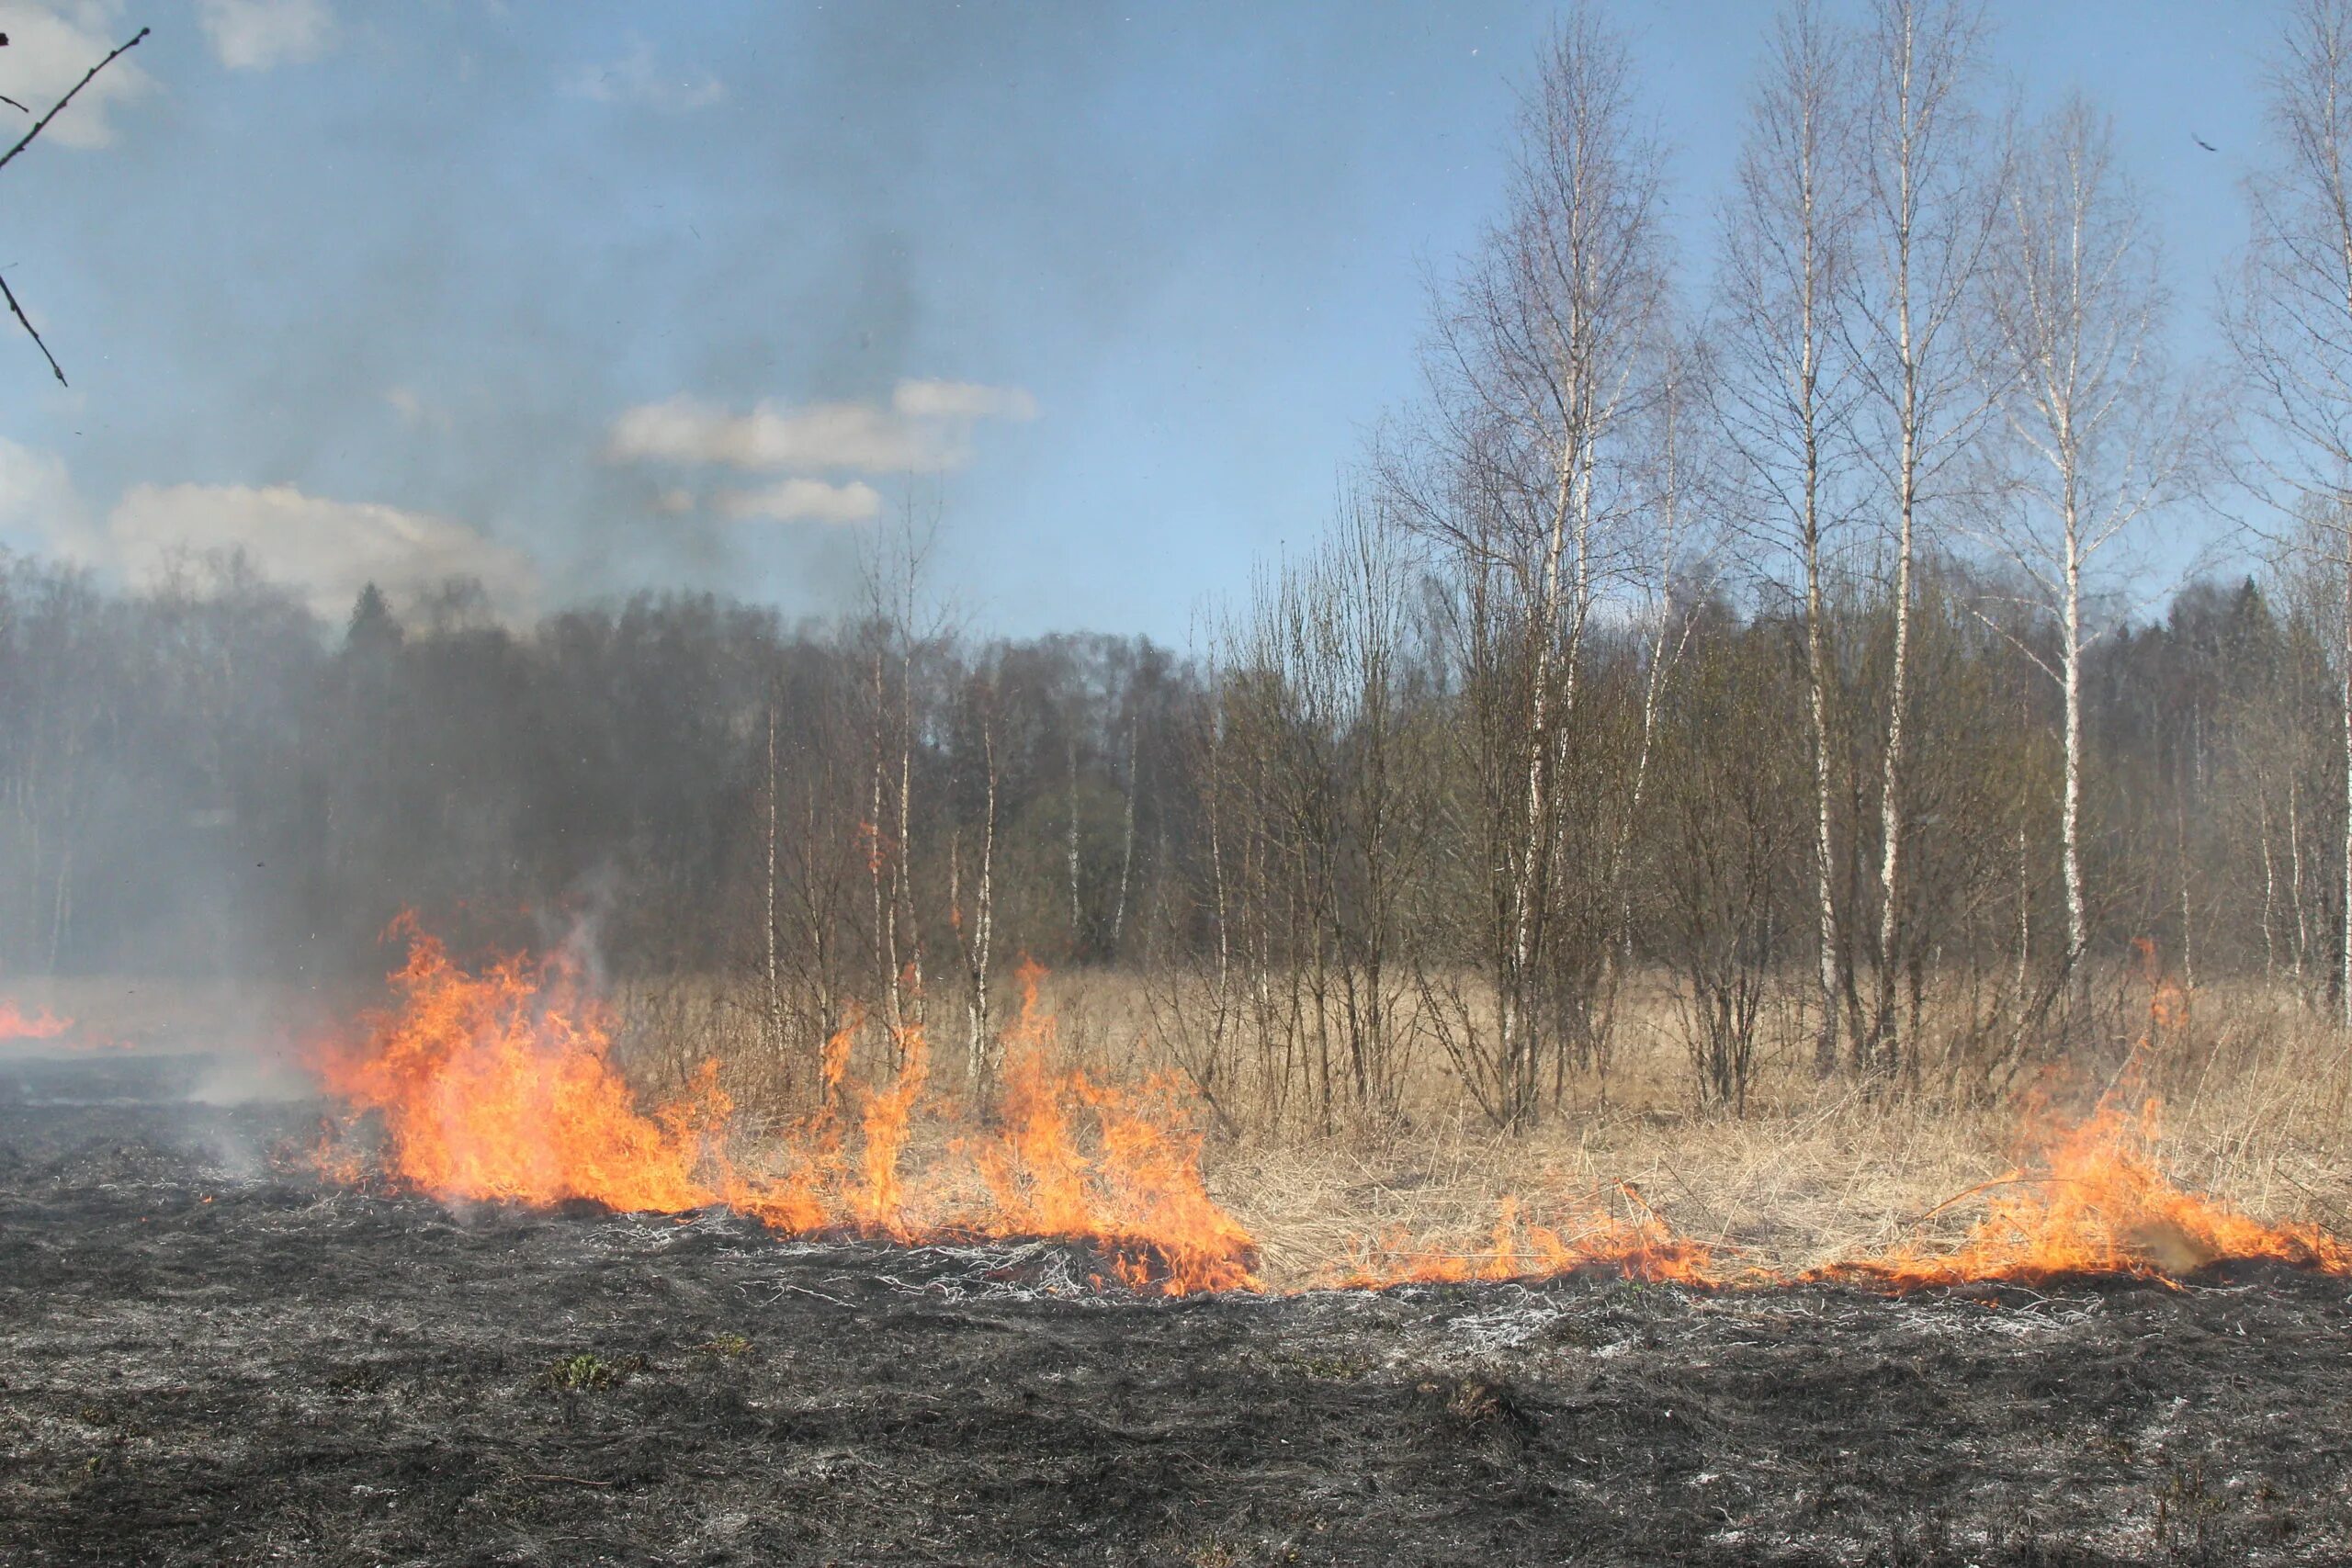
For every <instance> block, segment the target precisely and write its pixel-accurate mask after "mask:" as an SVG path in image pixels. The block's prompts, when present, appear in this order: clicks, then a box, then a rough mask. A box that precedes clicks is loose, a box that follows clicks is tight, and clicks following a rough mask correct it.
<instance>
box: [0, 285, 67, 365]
mask: <svg viewBox="0 0 2352 1568" xmlns="http://www.w3.org/2000/svg"><path fill="white" fill-rule="evenodd" d="M0 296H6V299H7V301H8V309H10V310H14V311H15V312H16V313H17V320H18V321H22V322H24V324H25V331H27V332H28V333H32V340H33V346H34V347H36V348H38V349H40V356H41V357H42V358H43V359H46V360H48V361H49V368H50V371H51V374H53V375H54V376H55V377H56V378H57V384H58V385H59V386H61V387H64V386H70V385H72V383H71V382H69V381H67V380H66V379H65V367H63V366H62V365H60V364H58V363H57V355H53V354H51V353H50V352H49V344H45V343H43V342H41V341H40V333H38V332H35V331H34V330H33V323H32V318H31V317H29V316H28V315H26V314H25V308H24V307H23V306H22V305H19V304H17V291H16V290H15V289H13V288H9V287H8V280H7V279H6V277H0Z"/></svg>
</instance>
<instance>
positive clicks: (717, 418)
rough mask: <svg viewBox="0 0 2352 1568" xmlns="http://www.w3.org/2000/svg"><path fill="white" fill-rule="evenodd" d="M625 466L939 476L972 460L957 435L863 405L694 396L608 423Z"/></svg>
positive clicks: (614, 451)
mask: <svg viewBox="0 0 2352 1568" xmlns="http://www.w3.org/2000/svg"><path fill="white" fill-rule="evenodd" d="M606 451H607V452H608V453H609V455H610V456H612V457H616V458H619V459H624V460H639V461H641V460H645V459H649V458H650V459H654V460H657V461H662V462H672V463H717V464H723V465H724V466H726V467H728V468H752V469H763V468H764V469H775V468H854V469H861V470H863V471H865V472H867V473H937V472H940V471H941V470H943V469H946V468H959V467H961V466H962V465H963V463H964V462H965V460H966V459H967V457H969V456H970V454H969V452H968V451H967V449H966V447H965V445H964V442H963V440H962V433H961V432H960V431H957V430H953V429H948V428H944V427H943V426H940V425H937V424H935V423H932V422H929V421H921V420H909V419H904V418H901V417H899V416H898V415H896V414H893V413H889V412H885V411H883V410H881V409H877V408H875V407H872V406H871V405H869V404H865V403H812V404H810V405H809V406H808V407H806V408H790V407H786V406H782V405H779V404H776V403H774V402H768V401H762V402H761V403H759V404H758V405H757V406H755V407H754V408H753V409H752V412H750V413H747V414H735V413H729V412H727V411H726V410H725V409H722V408H718V407H717V406H716V405H714V404H711V403H707V402H704V401H703V400H700V399H698V398H690V397H685V396H679V397H674V398H672V399H671V400H669V401H667V402H661V403H645V404H641V405H640V406H639V407H637V408H633V409H630V410H629V411H628V412H626V413H624V414H622V415H621V416H620V418H618V419H617V420H615V421H614V422H613V429H612V434H611V438H610V440H609V441H608V442H607V444H606Z"/></svg>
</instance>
